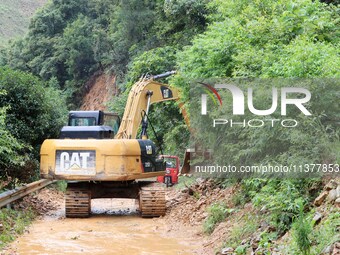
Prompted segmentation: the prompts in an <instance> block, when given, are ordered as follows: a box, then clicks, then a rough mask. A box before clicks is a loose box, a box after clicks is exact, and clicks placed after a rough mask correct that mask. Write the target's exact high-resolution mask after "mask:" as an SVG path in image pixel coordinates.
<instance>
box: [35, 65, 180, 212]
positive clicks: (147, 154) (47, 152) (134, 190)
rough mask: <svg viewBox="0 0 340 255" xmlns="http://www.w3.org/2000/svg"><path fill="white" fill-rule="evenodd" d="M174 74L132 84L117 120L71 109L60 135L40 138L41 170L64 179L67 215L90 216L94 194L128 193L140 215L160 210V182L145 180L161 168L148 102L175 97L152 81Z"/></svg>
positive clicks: (114, 195)
mask: <svg viewBox="0 0 340 255" xmlns="http://www.w3.org/2000/svg"><path fill="white" fill-rule="evenodd" d="M173 73H174V72H167V73H165V74H161V75H157V76H153V77H150V78H145V77H144V78H141V79H140V80H139V81H138V82H137V83H135V84H134V85H133V87H132V88H131V91H130V93H129V96H128V100H127V103H126V107H125V111H124V115H123V118H122V120H121V121H120V119H119V117H118V115H116V114H106V113H104V112H101V111H78V112H77V111H74V112H70V113H69V121H68V126H65V127H63V128H62V130H61V135H60V138H59V139H48V140H45V141H44V142H43V144H42V147H41V152H40V156H41V160H40V175H41V177H42V178H45V179H55V180H66V181H67V182H68V186H67V190H66V195H65V211H66V217H89V215H90V213H91V199H93V198H133V199H137V200H139V211H140V213H141V215H142V217H157V216H161V215H164V214H165V210H166V206H165V190H164V185H162V184H160V183H157V182H155V181H149V180H145V179H146V178H151V177H157V176H161V175H164V173H165V172H164V171H165V163H164V160H163V159H162V158H159V156H158V155H157V151H156V146H155V144H154V143H153V142H152V141H151V140H149V139H148V135H147V130H148V113H149V109H150V105H151V104H153V103H158V102H164V101H168V100H178V99H179V92H178V90H177V89H176V88H170V87H169V86H168V85H166V84H162V83H158V82H156V81H155V80H156V79H158V78H163V77H166V76H169V75H171V74H173ZM184 116H185V115H184ZM140 126H141V129H140ZM139 129H140V130H141V131H140V135H139V138H137V133H138V130H139Z"/></svg>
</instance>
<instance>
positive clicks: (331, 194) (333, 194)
mask: <svg viewBox="0 0 340 255" xmlns="http://www.w3.org/2000/svg"><path fill="white" fill-rule="evenodd" d="M336 197H337V191H336V189H332V190H330V191H329V193H328V196H327V200H328V201H329V202H333V201H335V200H336Z"/></svg>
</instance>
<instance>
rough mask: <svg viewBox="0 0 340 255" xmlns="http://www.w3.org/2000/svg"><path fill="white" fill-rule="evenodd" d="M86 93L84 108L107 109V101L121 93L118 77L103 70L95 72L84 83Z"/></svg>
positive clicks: (82, 107) (86, 109)
mask: <svg viewBox="0 0 340 255" xmlns="http://www.w3.org/2000/svg"><path fill="white" fill-rule="evenodd" d="M84 87H85V91H86V94H85V96H84V98H83V103H82V106H81V109H82V110H85V111H90V110H102V111H105V110H106V103H107V102H108V101H109V100H110V99H111V98H112V97H113V96H116V95H117V94H118V93H119V90H118V88H117V86H116V77H115V75H113V74H105V73H103V72H97V73H95V74H94V75H93V76H92V77H91V78H90V79H89V80H88V81H87V82H86V83H85V85H84Z"/></svg>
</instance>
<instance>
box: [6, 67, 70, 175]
mask: <svg viewBox="0 0 340 255" xmlns="http://www.w3.org/2000/svg"><path fill="white" fill-rule="evenodd" d="M0 90H5V91H6V93H2V94H0V108H3V107H5V108H6V109H7V110H6V117H5V115H4V111H2V114H1V116H2V117H1V118H0V119H1V120H0V122H2V123H3V125H2V126H3V128H4V127H5V129H6V131H5V132H7V133H6V136H5V134H4V136H3V137H2V140H3V141H4V139H5V140H7V141H10V142H11V146H12V147H13V148H12V149H13V150H14V151H15V153H16V154H17V155H18V156H19V158H20V160H16V159H18V158H17V156H16V155H14V156H13V153H14V151H13V150H12V156H10V154H11V153H10V152H11V151H10V150H9V148H8V147H7V148H8V149H7V151H8V152H9V155H8V156H7V158H9V160H7V163H6V164H3V165H1V166H0V167H1V168H2V169H4V170H5V171H6V172H7V173H8V174H10V175H11V176H12V177H25V178H27V179H30V178H32V177H34V171H35V170H37V165H38V162H37V160H38V159H39V150H40V145H41V144H42V142H43V141H44V140H45V139H46V138H57V137H58V134H59V131H60V128H61V126H62V125H63V124H64V120H65V118H66V117H67V111H66V103H65V99H64V96H63V95H62V94H61V92H60V91H58V90H57V89H55V88H54V87H52V86H48V84H44V83H43V82H42V81H40V80H39V79H38V78H36V77H34V76H33V75H31V74H28V73H24V72H21V71H13V70H11V69H9V68H6V67H3V68H0ZM0 126H1V124H0ZM9 134H11V135H9ZM13 138H15V139H16V140H17V141H18V142H15V140H14V139H13ZM7 145H8V143H7ZM5 148H6V147H2V149H5ZM31 148H32V149H31ZM5 158H6V157H4V159H5ZM10 158H13V160H11V159H10ZM2 159H3V158H2ZM11 161H12V162H11ZM14 161H16V162H14ZM19 161H21V162H19ZM13 163H20V165H21V166H24V165H25V166H24V167H23V169H19V168H18V166H17V164H13Z"/></svg>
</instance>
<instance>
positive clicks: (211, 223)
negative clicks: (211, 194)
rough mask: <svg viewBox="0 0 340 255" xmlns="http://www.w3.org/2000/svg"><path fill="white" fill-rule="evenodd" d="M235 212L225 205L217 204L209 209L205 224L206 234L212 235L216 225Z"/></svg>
mask: <svg viewBox="0 0 340 255" xmlns="http://www.w3.org/2000/svg"><path fill="white" fill-rule="evenodd" d="M233 211H234V210H233V209H228V208H227V206H226V205H225V204H221V203H215V204H213V205H211V206H210V207H209V208H208V213H209V215H208V217H207V219H206V220H205V222H204V224H203V230H204V232H205V233H208V234H211V233H212V232H213V231H214V229H215V227H216V225H217V224H218V223H220V222H222V221H224V220H225V218H226V217H227V216H228V215H230V214H231V213H232V212H233Z"/></svg>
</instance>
